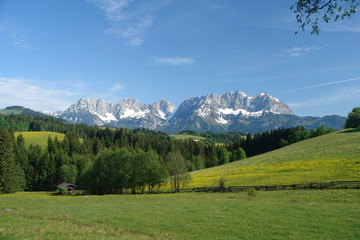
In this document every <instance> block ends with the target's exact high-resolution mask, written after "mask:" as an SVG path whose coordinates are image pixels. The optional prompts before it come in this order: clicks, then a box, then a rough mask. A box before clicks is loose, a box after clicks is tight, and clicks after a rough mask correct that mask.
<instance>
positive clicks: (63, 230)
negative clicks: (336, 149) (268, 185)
mask: <svg viewBox="0 0 360 240" xmlns="http://www.w3.org/2000/svg"><path fill="white" fill-rule="evenodd" d="M0 239H302V240H303V239H318V240H320V239H347V240H351V239H360V191H359V190H299V191H296V190H293V191H271V192H264V191H260V192H258V193H257V195H256V197H255V198H253V199H252V200H250V199H248V196H247V195H246V193H245V192H241V193H222V194H221V193H213V194H209V193H183V194H153V195H107V196H76V197H75V196H52V195H50V194H49V193H16V194H9V195H0Z"/></svg>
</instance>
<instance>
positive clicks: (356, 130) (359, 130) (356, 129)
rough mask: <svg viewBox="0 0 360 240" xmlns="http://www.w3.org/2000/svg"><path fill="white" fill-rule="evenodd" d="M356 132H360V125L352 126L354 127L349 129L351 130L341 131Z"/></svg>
mask: <svg viewBox="0 0 360 240" xmlns="http://www.w3.org/2000/svg"><path fill="white" fill-rule="evenodd" d="M354 132H360V127H358V128H352V129H349V130H345V131H343V132H341V133H354Z"/></svg>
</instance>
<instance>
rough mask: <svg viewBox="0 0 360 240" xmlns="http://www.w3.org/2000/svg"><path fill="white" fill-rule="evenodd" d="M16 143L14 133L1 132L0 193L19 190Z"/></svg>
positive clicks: (5, 130)
mask: <svg viewBox="0 0 360 240" xmlns="http://www.w3.org/2000/svg"><path fill="white" fill-rule="evenodd" d="M14 142H15V141H14V136H13V134H12V133H10V132H9V131H8V130H7V129H5V128H4V129H2V130H0V193H12V192H15V190H16V188H17V184H18V174H17V170H18V168H17V166H16V163H15V153H14Z"/></svg>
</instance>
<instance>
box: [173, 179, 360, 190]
mask: <svg viewBox="0 0 360 240" xmlns="http://www.w3.org/2000/svg"><path fill="white" fill-rule="evenodd" d="M249 189H255V190H257V191H261V190H263V191H274V190H301V189H360V181H333V182H327V183H303V184H290V185H262V186H229V187H194V188H183V189H180V192H240V191H247V190H249Z"/></svg>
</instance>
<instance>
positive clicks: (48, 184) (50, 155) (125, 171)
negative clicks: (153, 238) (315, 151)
mask: <svg viewBox="0 0 360 240" xmlns="http://www.w3.org/2000/svg"><path fill="white" fill-rule="evenodd" d="M0 130H1V132H0V192H14V191H22V190H25V191H39V190H53V189H54V188H55V187H56V186H57V184H59V183H62V182H70V183H74V184H77V185H79V187H80V188H81V189H86V190H88V191H89V192H90V193H93V194H110V193H122V192H124V191H125V190H129V189H130V191H131V192H139V191H140V192H144V191H149V192H151V191H153V190H154V188H156V187H157V186H160V185H161V184H162V183H163V182H164V180H165V179H170V181H171V185H172V186H173V190H174V191H177V190H178V189H179V188H180V187H181V184H182V183H184V182H186V179H187V177H186V176H187V175H186V173H187V172H189V171H194V170H199V169H203V168H208V167H214V166H217V165H221V164H226V163H229V162H233V161H236V160H241V159H244V158H246V156H253V155H256V154H260V153H263V152H267V151H271V150H274V149H277V148H279V147H283V146H286V145H288V144H291V143H294V142H297V141H301V140H304V139H307V138H309V137H314V136H319V135H322V134H325V133H328V132H331V131H333V130H332V129H326V128H324V127H319V128H318V129H316V130H311V131H307V130H305V129H304V128H302V127H295V128H288V129H278V130H273V131H270V132H265V133H262V134H255V135H251V134H248V135H247V136H241V135H240V134H232V135H233V136H232V138H231V141H230V140H229V141H228V142H227V143H226V144H215V143H214V142H213V141H194V140H192V139H188V140H174V139H173V138H171V137H170V136H168V135H167V134H165V133H161V132H154V131H151V130H146V129H135V130H130V129H110V128H99V127H91V126H86V125H83V124H79V125H72V124H69V123H66V122H63V121H60V120H58V119H55V118H52V117H43V116H24V115H11V116H0ZM17 130H22V131H40V130H41V131H54V132H62V133H65V137H64V140H63V141H59V140H58V139H57V138H54V139H52V138H49V139H48V143H47V147H46V148H41V147H40V146H33V145H31V146H30V147H29V148H25V139H24V137H23V136H22V135H19V136H18V137H17V138H14V136H13V131H17ZM208 135H210V133H208ZM226 136H231V134H223V135H221V137H219V138H223V139H224V138H226Z"/></svg>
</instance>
